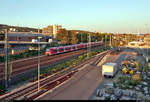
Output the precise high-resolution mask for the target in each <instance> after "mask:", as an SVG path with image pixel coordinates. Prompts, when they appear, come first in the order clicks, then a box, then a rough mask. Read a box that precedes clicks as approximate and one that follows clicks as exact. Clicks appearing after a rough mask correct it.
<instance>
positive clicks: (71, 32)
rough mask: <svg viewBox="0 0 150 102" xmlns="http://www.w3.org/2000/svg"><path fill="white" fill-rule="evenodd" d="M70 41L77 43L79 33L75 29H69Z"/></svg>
mask: <svg viewBox="0 0 150 102" xmlns="http://www.w3.org/2000/svg"><path fill="white" fill-rule="evenodd" d="M68 35H69V36H68V37H69V43H71V44H76V43H77V34H76V32H75V31H68Z"/></svg>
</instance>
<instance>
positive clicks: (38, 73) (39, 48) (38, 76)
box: [38, 36, 42, 91]
mask: <svg viewBox="0 0 150 102" xmlns="http://www.w3.org/2000/svg"><path fill="white" fill-rule="evenodd" d="M41 38H42V37H40V36H39V37H38V91H40V39H41Z"/></svg>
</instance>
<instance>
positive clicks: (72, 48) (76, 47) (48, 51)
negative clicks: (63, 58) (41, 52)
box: [45, 42, 103, 55]
mask: <svg viewBox="0 0 150 102" xmlns="http://www.w3.org/2000/svg"><path fill="white" fill-rule="evenodd" d="M101 45H103V42H91V43H90V44H89V43H82V44H75V45H68V46H60V47H52V48H48V49H46V51H45V55H55V54H59V53H64V52H70V51H75V50H79V49H83V48H87V47H89V46H91V47H95V46H101Z"/></svg>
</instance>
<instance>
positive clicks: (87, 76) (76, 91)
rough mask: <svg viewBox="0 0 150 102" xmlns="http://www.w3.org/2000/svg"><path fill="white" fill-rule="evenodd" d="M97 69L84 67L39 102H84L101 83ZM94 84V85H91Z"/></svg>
mask: <svg viewBox="0 0 150 102" xmlns="http://www.w3.org/2000/svg"><path fill="white" fill-rule="evenodd" d="M100 76H101V75H100V71H99V68H97V67H93V66H91V65H88V66H86V67H85V68H84V69H83V70H81V71H80V72H79V73H77V74H75V76H74V77H73V78H72V79H71V80H70V81H68V82H67V83H65V84H64V85H62V86H60V87H59V88H57V89H56V90H55V91H53V92H52V93H49V94H47V95H46V96H44V97H42V98H41V99H40V100H77V99H79V100H85V99H88V97H89V96H90V94H92V92H93V90H94V89H95V87H97V85H99V84H100V82H101V80H100V79H101V77H100ZM93 83H94V84H93Z"/></svg>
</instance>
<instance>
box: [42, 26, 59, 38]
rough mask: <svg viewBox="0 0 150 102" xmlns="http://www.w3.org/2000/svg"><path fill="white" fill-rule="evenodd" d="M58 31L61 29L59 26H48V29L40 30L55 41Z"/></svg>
mask: <svg viewBox="0 0 150 102" xmlns="http://www.w3.org/2000/svg"><path fill="white" fill-rule="evenodd" d="M60 29H62V26H61V25H49V26H48V27H46V28H43V29H42V33H43V34H45V35H50V36H53V38H54V39H56V36H57V32H58V30H60Z"/></svg>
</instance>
